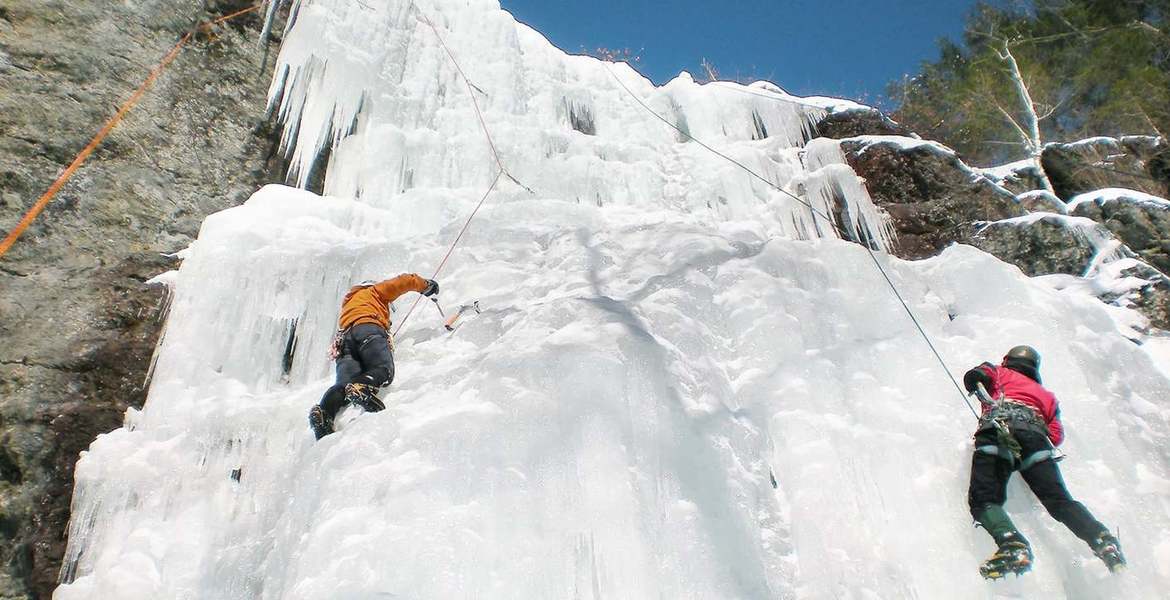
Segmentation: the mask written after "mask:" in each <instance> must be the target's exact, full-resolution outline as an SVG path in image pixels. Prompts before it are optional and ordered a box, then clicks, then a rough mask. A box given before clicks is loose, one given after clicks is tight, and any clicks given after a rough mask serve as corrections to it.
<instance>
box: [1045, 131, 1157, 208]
mask: <svg viewBox="0 0 1170 600" xmlns="http://www.w3.org/2000/svg"><path fill="white" fill-rule="evenodd" d="M1040 162H1041V164H1043V165H1044V171H1045V173H1047V174H1048V178H1049V180H1050V181H1051V182H1052V187H1053V189H1054V191H1055V192H1056V195H1058V196H1060V197H1061V198H1062V199H1064V200H1066V201H1069V200H1071V199H1072V198H1073V197H1074V196H1077V195H1079V194H1083V193H1085V192H1090V191H1093V190H1098V189H1102V188H1111V187H1120V188H1128V189H1132V190H1138V191H1141V192H1145V193H1147V194H1153V195H1155V196H1162V197H1167V196H1170V144H1167V142H1166V140H1164V139H1162V138H1157V137H1149V136H1130V137H1123V138H1120V139H1117V138H1090V139H1088V140H1082V141H1079V142H1075V143H1071V144H1049V145H1047V146H1046V147H1045V148H1044V153H1043V155H1042V156H1041V158H1040Z"/></svg>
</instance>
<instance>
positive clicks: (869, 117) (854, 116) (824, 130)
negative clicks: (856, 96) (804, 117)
mask: <svg viewBox="0 0 1170 600" xmlns="http://www.w3.org/2000/svg"><path fill="white" fill-rule="evenodd" d="M814 129H815V131H816V134H817V135H818V136H820V137H826V138H831V139H834V140H843V139H845V138H851V137H858V136H863V135H898V136H904V137H913V136H914V134H913V133H911V132H910V130H909V129H906V128H905V127H903V126H902V125H900V124H899V123H897V122H896V121H894V120H893V119H891V118H889V117H887V116H886V115H884V114H882V113H881V111H878V110H874V109H865V108H859V109H855V110H845V111H840V112H834V113H832V114H830V115H828V116H827V117H825V118H824V119H821V120H820V121H819V122H817V124H816V127H815V128H814Z"/></svg>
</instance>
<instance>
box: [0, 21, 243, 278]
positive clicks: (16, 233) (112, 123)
mask: <svg viewBox="0 0 1170 600" xmlns="http://www.w3.org/2000/svg"><path fill="white" fill-rule="evenodd" d="M261 6H262V5H261V4H256V5H254V6H250V7H248V8H245V9H242V10H238V11H236V12H234V13H231V14H228V15H224V16H222V17H219V18H217V19H212V20H210V21H206V22H203V23H197V24H196V25H195V27H192V28H191V31H188V32H187V33H186V34H185V35H184V36H183V37H182V38H180V39H179V41H178V43H176V44H175V46H174V47H173V48H171V50H170V52H167V54H166V56H164V57H163V59H162V60H161V61H160V62H159V63H158V65H157V66H155V68H154V69H153V70H152V71H151V72H150V74H149V75H148V76H147V77H146V80H145V81H143V82H142V85H140V86H138V89H137V90H134V93H133V94H132V95H131V96H130V98H129V99H128V100H126V102H124V103H123V104H122V106H121V107H119V108H118V112H116V113H114V116H113V117H110V120H108V121H106V124H105V125H104V126H102V128H101V129H100V130H99V131H98V132H97V135H95V136H93V139H91V140H90V141H89V144H87V145H86V146H85V148H83V149H82V150H81V152H79V153H78V154H77V156H76V157H75V158H74V159H73V162H71V163H69V166H68V167H66V168H65V170H64V171H63V172H62V173H61V175H59V176H58V177H57V179H56V180H55V181H53V184H52V185H50V186H49V189H48V190H46V191H45V193H44V194H42V195H41V197H40V198H39V199H38V200H37V201H36V202H35V203H33V205H32V207H31V208H29V209H28V212H26V213H25V214H24V217H23V218H21V220H20V222H19V223H17V224H16V227H13V228H12V231H9V232H8V235H7V237H5V238H4V241H2V242H0V257H3V256H4V254H5V253H7V252H8V249H9V248H11V247H12V245H13V244H15V243H16V239H17V238H19V237H20V236H21V234H23V233H24V232H25V230H27V229H28V228H29V226H30V225H32V222H33V221H34V220H36V218H37V216H38V215H40V214H41V212H42V211H44V210H45V207H47V206H48V205H49V202H51V201H52V200H53V198H54V197H55V196H56V195H57V193H58V192H60V191H61V188H62V187H64V186H65V184H66V183H67V182H68V181H69V179H70V178H72V177H73V174H74V173H76V172H77V170H78V169H79V168H81V165H82V164H83V163H84V162H85V161H86V159H88V158H89V157H90V155H91V154H93V153H94V151H95V150H97V147H98V146H99V145H101V143H102V141H104V140H105V139H106V136H108V135H109V134H110V132H111V131H113V130H114V127H116V126H117V125H118V123H120V122H121V121H122V118H123V117H125V116H126V113H128V112H130V109H131V108H133V107H134V106H135V105H136V104H138V101H139V100H141V99H142V96H143V95H145V94H146V90H147V89H149V88H150V86H151V85H152V84H153V83H154V82H155V80H156V79H158V77H159V75H161V74H162V72H163V71H164V70H166V68H167V67H168V66H170V64H171V62H173V61H174V60H175V58H176V57H178V56H179V52H180V51H182V49H183V47H184V46H185V45H186V44H187V42H188V41H190V40H191V38H192V37H194V36H195V33H196V32H197V31H210V30H211V28H212V27H214V26H216V25H219V24H220V23H223V22H225V21H229V20H231V19H235V18H237V17H240V16H243V15H246V14H248V13H250V12H253V11H256V10H259V9H260V7H261Z"/></svg>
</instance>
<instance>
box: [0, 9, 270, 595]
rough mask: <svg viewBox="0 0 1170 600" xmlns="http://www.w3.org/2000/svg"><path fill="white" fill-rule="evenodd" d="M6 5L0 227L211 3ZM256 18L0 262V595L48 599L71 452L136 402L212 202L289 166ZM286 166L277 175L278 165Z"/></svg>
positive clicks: (202, 41)
mask: <svg viewBox="0 0 1170 600" xmlns="http://www.w3.org/2000/svg"><path fill="white" fill-rule="evenodd" d="M203 4H204V3H199V2H190V1H186V0H148V1H145V2H136V3H125V2H85V1H82V0H37V1H35V2H17V3H4V5H3V6H0V78H2V80H3V84H2V85H3V89H4V93H3V94H0V130H2V131H4V135H3V136H0V235H2V234H6V233H7V232H8V231H9V230H10V229H11V228H12V227H13V226H14V225H15V223H16V222H17V220H18V219H19V218H20V217H21V215H22V214H23V213H24V212H25V210H26V209H27V208H28V207H29V206H31V205H32V203H33V202H35V201H36V200H37V198H38V196H39V195H40V194H41V193H43V191H44V190H45V189H47V188H48V186H49V184H50V183H51V182H52V181H53V179H55V178H56V176H57V175H58V173H60V172H61V171H62V170H63V168H64V167H65V166H66V165H67V164H68V163H69V162H70V161H72V159H73V157H74V156H75V155H76V153H77V152H78V151H79V150H81V149H82V148H83V147H84V146H85V145H86V143H87V142H88V141H89V139H90V138H91V137H92V136H93V135H94V133H96V132H97V130H98V128H99V127H100V126H101V125H102V124H103V123H104V122H105V121H106V119H108V118H109V117H110V116H111V115H112V114H113V112H114V110H115V108H116V107H117V106H118V105H120V104H121V103H122V102H123V101H124V100H125V99H126V98H128V97H129V96H130V94H131V93H132V92H133V90H134V88H135V87H137V86H138V85H139V84H140V83H141V82H142V81H143V80H144V79H145V78H146V75H147V74H148V72H149V71H150V69H152V68H153V66H154V65H155V64H157V63H158V61H159V60H160V59H161V58H162V57H163V55H165V54H166V53H167V52H168V51H169V50H170V48H171V47H172V46H173V45H174V43H175V42H176V41H177V40H178V39H179V38H180V37H181V36H182V35H183V34H184V33H185V32H187V31H190V30H191V29H192V26H193V25H194V24H195V23H197V22H199V21H202V20H206V19H208V18H213V17H215V16H218V15H221V14H226V13H228V12H231V11H234V10H238V9H240V8H243V7H246V6H249V5H251V4H252V2H250V0H249V1H241V0H218V1H211V2H207V3H205V4H206V6H207V7H208V8H209V9H210V10H211V11H212V12H211V13H210V14H209V13H204V12H203V10H202V7H203ZM259 27H260V18H259V17H258V16H257V15H256V14H249V15H247V16H244V17H241V18H238V19H235V20H233V21H232V22H231V23H229V24H227V25H225V26H221V27H217V28H215V29H214V30H212V31H205V32H202V33H200V35H199V36H197V38H196V39H195V40H193V41H192V42H191V43H190V44H189V45H188V47H187V48H186V49H185V50H184V51H183V52H182V54H180V55H179V57H178V59H177V60H176V61H175V62H174V63H173V64H172V65H171V67H170V68H169V69H168V70H167V71H166V72H165V73H164V74H163V75H162V76H161V78H160V79H159V80H158V81H157V82H156V84H155V85H154V87H153V88H152V89H151V90H150V91H149V92H148V93H147V94H146V96H145V97H144V98H143V99H142V101H141V102H140V103H139V105H138V106H136V107H135V108H134V109H133V110H132V111H131V112H130V113H129V115H128V116H127V118H126V119H125V121H123V123H122V124H121V125H120V126H119V127H118V128H117V129H115V130H114V132H113V134H112V135H110V137H109V138H107V141H106V142H105V143H104V144H103V145H102V146H101V147H100V148H99V149H98V151H97V152H96V153H95V154H94V155H93V156H92V157H91V158H90V160H89V162H88V163H86V165H85V166H83V167H82V168H81V170H80V171H79V172H78V173H77V175H76V176H75V177H74V178H73V179H72V181H71V182H70V183H69V184H67V185H66V186H65V188H64V189H63V190H62V191H61V193H60V194H59V195H58V196H57V198H56V199H55V200H54V201H53V203H52V204H50V205H49V207H48V209H47V210H46V211H45V212H44V213H42V214H41V216H40V218H39V219H38V220H37V221H36V222H35V223H34V225H33V226H32V227H31V228H30V229H29V230H28V231H27V232H26V233H25V234H24V236H23V237H22V238H21V239H20V240H18V241H17V243H16V245H15V246H14V247H13V248H12V250H11V251H10V252H9V253H8V254H7V255H5V256H4V257H3V258H0V290H3V293H0V340H3V344H2V345H0V598H3V599H15V598H49V597H50V595H51V592H52V590H53V588H54V586H55V585H56V579H57V571H58V569H59V565H60V560H61V556H62V553H63V550H64V544H65V540H64V532H65V527H66V524H67V522H68V518H69V502H70V495H71V490H72V473H73V465H74V463H75V461H76V460H77V455H78V452H79V451H81V450H83V449H85V448H86V447H87V446H88V445H89V443H90V442H91V441H92V440H93V438H94V437H95V436H96V435H98V434H100V433H103V432H105V431H109V430H111V429H113V428H115V427H117V426H119V425H120V424H121V421H122V415H123V413H124V412H125V410H126V408H127V407H130V406H139V405H141V403H142V401H143V398H144V396H145V392H144V389H143V388H144V379H145V375H146V372H147V370H148V366H149V363H150V358H151V355H152V352H153V348H154V345H155V342H156V340H157V338H158V332H159V328H160V327H161V317H162V315H161V314H160V313H161V311H162V309H163V308H164V306H165V302H164V290H162V289H159V288H152V287H148V286H146V285H144V283H143V282H144V281H146V280H147V279H148V278H150V277H153V276H154V275H157V274H158V273H160V272H163V271H166V270H168V269H170V268H172V267H173V266H174V261H173V260H172V259H169V258H167V257H165V256H163V254H164V253H173V252H176V251H178V250H181V249H183V248H184V247H185V246H186V245H187V244H188V243H189V242H190V241H191V240H192V239H193V237H194V236H195V234H196V233H197V231H198V227H199V224H200V223H201V221H202V219H203V217H204V216H206V215H207V214H209V213H211V212H213V211H217V210H221V209H223V208H227V207H230V206H233V205H236V204H238V203H240V202H242V201H243V200H245V199H246V198H247V197H248V196H249V195H250V194H251V193H252V192H253V191H254V190H255V189H256V188H257V187H258V186H259V185H261V184H263V183H266V182H269V181H272V180H279V179H280V174H279V173H276V171H279V170H280V168H279V166H278V165H275V164H273V161H272V160H271V154H272V148H273V146H272V142H271V138H272V136H270V135H269V133H268V126H267V124H266V122H265V115H264V114H263V110H264V105H265V102H264V96H265V93H266V91H267V87H268V82H269V75H268V74H267V73H264V72H263V71H264V68H263V67H264V65H263V64H262V63H263V60H264V56H265V54H266V52H267V51H268V50H270V49H271V48H264V47H262V46H261V45H260V44H258V42H257V38H258V31H259ZM274 175H275V177H274Z"/></svg>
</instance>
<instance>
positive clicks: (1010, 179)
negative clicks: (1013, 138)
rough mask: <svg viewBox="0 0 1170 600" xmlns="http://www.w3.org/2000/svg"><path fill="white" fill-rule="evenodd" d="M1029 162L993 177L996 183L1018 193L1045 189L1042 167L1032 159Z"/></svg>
mask: <svg viewBox="0 0 1170 600" xmlns="http://www.w3.org/2000/svg"><path fill="white" fill-rule="evenodd" d="M1028 163H1030V164H1022V165H1019V166H1017V167H1016V168H1014V169H1012V170H1011V171H1010V172H1009V173H1006V174H1005V175H1003V176H1002V177H999V178H998V179H997V178H994V177H992V178H991V179H992V181H993V182H994V183H996V184H999V186H1001V187H1003V188H1004V189H1006V190H1007V191H1009V192H1011V193H1013V194H1016V195H1020V194H1027V193H1030V192H1033V191H1036V190H1043V189H1044V182H1043V180H1042V179H1041V178H1040V169H1039V168H1037V167H1036V163H1034V162H1031V161H1028ZM1017 164H1018V163H1017ZM984 173H985V174H987V173H986V170H984ZM1057 200H1059V198H1057ZM1061 204H1063V202H1062V203H1061ZM1029 210H1030V209H1029ZM1049 210H1050V209H1049Z"/></svg>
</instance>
